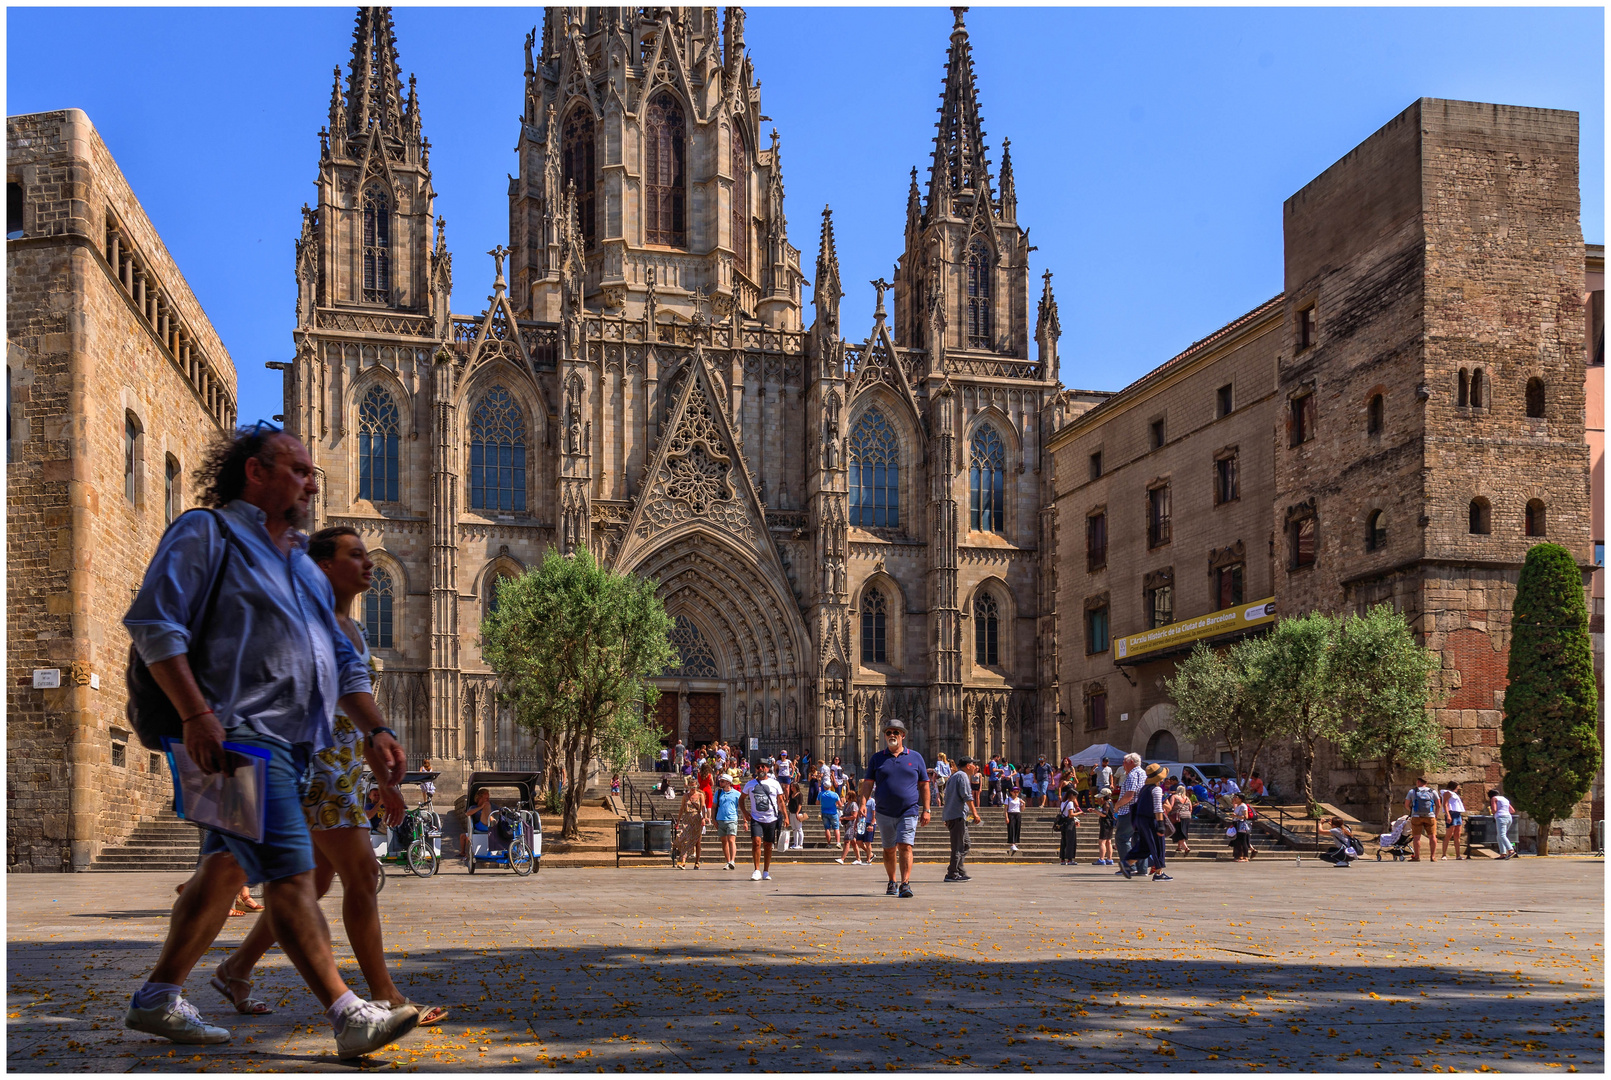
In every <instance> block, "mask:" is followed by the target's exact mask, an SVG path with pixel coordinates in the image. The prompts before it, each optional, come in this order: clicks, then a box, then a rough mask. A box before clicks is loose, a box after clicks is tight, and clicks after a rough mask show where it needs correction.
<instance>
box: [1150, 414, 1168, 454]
mask: <svg viewBox="0 0 1611 1080" xmlns="http://www.w3.org/2000/svg"><path fill="white" fill-rule="evenodd" d="M1148 436H1149V438H1150V439H1151V442H1152V448H1153V449H1154V450H1157V449H1158V448H1159V447H1161V446H1163V444H1164V422H1163V420H1162V418H1160V419H1157V420H1154V421H1153V422H1152V424H1151V426H1150V428H1149V429H1148Z"/></svg>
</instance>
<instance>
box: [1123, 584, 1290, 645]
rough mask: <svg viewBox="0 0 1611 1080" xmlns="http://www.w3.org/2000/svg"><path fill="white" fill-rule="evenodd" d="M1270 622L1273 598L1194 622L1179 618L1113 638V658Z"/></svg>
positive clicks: (1202, 616)
mask: <svg viewBox="0 0 1611 1080" xmlns="http://www.w3.org/2000/svg"><path fill="white" fill-rule="evenodd" d="M1274 621H1275V597H1273V596H1272V597H1270V598H1269V599H1268V600H1255V601H1254V602H1253V603H1251V604H1238V605H1237V606H1236V607H1233V608H1225V609H1224V610H1223V611H1215V612H1211V613H1209V614H1207V615H1199V616H1198V617H1197V618H1195V619H1182V620H1181V621H1180V622H1173V623H1170V624H1169V625H1168V626H1160V627H1158V628H1156V629H1154V630H1147V631H1145V632H1143V633H1140V634H1131V635H1130V636H1129V637H1122V638H1115V639H1114V641H1113V658H1114V659H1115V660H1124V659H1128V658H1131V657H1135V656H1138V655H1141V654H1143V653H1150V652H1158V651H1159V650H1161V649H1168V648H1172V647H1174V646H1176V645H1182V644H1185V643H1186V642H1188V641H1196V640H1197V639H1198V638H1206V637H1218V636H1219V635H1220V634H1229V633H1233V632H1234V631H1237V630H1245V629H1247V628H1248V627H1250V626H1258V625H1260V624H1262V623H1269V622H1274Z"/></svg>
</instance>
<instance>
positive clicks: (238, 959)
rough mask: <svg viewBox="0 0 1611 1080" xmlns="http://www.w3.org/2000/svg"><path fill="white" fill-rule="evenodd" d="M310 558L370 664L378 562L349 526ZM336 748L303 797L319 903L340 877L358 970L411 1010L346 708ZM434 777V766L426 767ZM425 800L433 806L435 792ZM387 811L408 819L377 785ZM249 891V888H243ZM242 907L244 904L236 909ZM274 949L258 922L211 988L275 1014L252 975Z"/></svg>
mask: <svg viewBox="0 0 1611 1080" xmlns="http://www.w3.org/2000/svg"><path fill="white" fill-rule="evenodd" d="M308 558H310V559H312V560H313V562H314V564H315V565H317V566H318V567H319V569H321V570H323V571H324V574H325V576H326V577H327V578H329V579H330V587H331V590H332V591H333V592H334V593H335V613H336V624H337V625H338V626H339V627H340V628H341V631H342V633H344V634H346V635H347V638H348V640H349V641H351V642H352V644H353V648H354V649H356V650H358V656H359V659H360V660H361V661H362V662H363V663H364V664H365V666H367V665H368V663H369V643H368V641H367V640H366V638H365V637H364V632H363V631H362V630H361V629H359V627H358V624H357V623H355V622H354V621H353V619H352V604H353V601H354V600H355V599H356V598H357V597H358V595H359V594H361V593H363V592H364V591H366V590H367V589H368V588H369V583H370V581H371V579H372V578H373V576H374V566H375V564H374V562H373V561H372V560H371V559H370V558H369V552H368V551H367V550H366V549H365V547H364V542H363V540H362V539H361V538H360V537H359V536H358V533H357V532H356V531H354V530H353V529H350V528H348V527H347V526H345V525H337V526H333V527H331V528H328V529H321V530H319V531H318V532H316V533H314V534H313V537H312V538H311V539H310V540H309V541H308ZM331 737H332V739H333V742H332V744H331V745H330V746H327V747H326V748H325V749H323V750H321V751H319V752H318V753H317V754H314V755H313V758H312V760H311V761H310V762H309V766H308V776H307V792H306V794H304V795H303V796H302V815H303V817H304V818H305V819H306V821H307V823H308V828H309V830H310V831H311V835H312V840H313V858H314V867H313V883H314V891H315V892H316V894H317V895H318V898H319V899H321V900H322V899H324V896H325V894H326V893H328V892H329V891H330V885H331V882H332V881H334V880H335V878H336V877H338V876H339V877H340V878H341V921H342V923H343V925H345V926H346V928H347V940H348V942H350V943H351V945H352V951H353V955H354V956H355V957H356V958H357V960H358V968H359V970H361V971H362V972H363V974H364V981H365V982H366V983H368V984H369V993H370V997H371V1000H373V1001H374V1002H375V1003H376V1004H377V1005H383V1007H387V1008H389V1007H390V1005H391V1003H393V1002H395V1003H397V1004H399V1005H401V1004H405V1003H406V1004H410V1005H415V1006H416V1007H420V1006H418V1005H417V1003H415V1002H412V1001H408V999H407V998H406V996H405V995H404V994H403V993H402V992H401V991H400V990H398V989H397V984H396V983H394V982H393V981H392V976H391V972H390V970H389V969H388V968H387V966H386V947H385V944H384V942H383V941H382V937H381V925H380V902H379V898H378V897H377V895H376V889H377V887H378V885H379V880H378V879H379V875H380V866H379V864H378V863H376V861H375V851H374V848H373V847H372V846H371V845H370V842H369V820H368V818H367V817H366V816H365V814H364V807H363V805H362V801H363V800H361V799H360V797H359V792H360V791H362V790H363V783H362V779H363V768H364V750H365V742H364V739H363V737H362V736H361V735H359V734H358V729H357V727H356V726H354V724H353V722H352V719H351V718H350V717H348V716H347V714H346V712H345V710H343V709H340V708H338V709H337V710H336V713H335V720H334V723H333V724H332V732H331ZM422 766H423V767H422V769H421V771H422V772H426V773H428V772H430V770H431V762H430V759H428V758H427V759H426V760H425V761H424V762H423V763H422ZM420 786H421V787H422V788H424V787H427V786H429V787H430V788H431V792H430V793H429V794H424V795H423V796H422V797H423V798H424V800H425V801H424V804H423V805H426V806H429V805H430V799H431V795H433V794H434V793H435V790H436V789H435V786H434V785H430V784H428V783H427V784H421V785H420ZM377 791H378V792H379V795H380V798H381V800H382V802H383V804H384V806H385V812H386V823H387V825H388V826H389V827H391V828H396V827H397V825H398V824H399V823H400V822H401V821H402V816H403V796H402V792H401V791H399V790H398V789H397V788H394V787H384V786H380V787H377ZM243 892H244V886H243ZM238 903H239V901H238V900H237V904H238ZM273 945H274V924H273V921H272V920H269V919H259V920H257V922H256V923H255V924H253V926H252V929H251V930H250V931H248V932H247V935H246V938H245V940H243V941H242V942H241V943H240V944H239V945H238V946H236V947H235V951H234V952H232V953H230V954H229V955H228V956H227V957H225V958H224V959H223V961H221V962H220V963H219V965H218V967H217V968H216V969H215V970H214V972H213V978H212V985H213V988H214V989H216V990H217V991H218V992H219V993H220V994H222V995H223V996H224V999H225V1000H226V1001H228V1002H229V1003H230V1005H232V1006H234V1008H235V1011H236V1012H237V1013H240V1014H242V1015H246V1016H261V1015H263V1014H265V1013H270V1012H273V1011H274V1010H273V1009H271V1008H270V1007H269V1006H268V1004H267V1003H265V1002H263V1001H260V1000H258V999H257V998H254V997H253V996H252V982H253V980H252V972H253V969H254V968H256V966H257V963H258V961H259V960H261V959H262V957H263V954H264V953H266V952H267V951H268V950H269V949H270V948H272V947H273ZM446 1015H447V1010H446V1009H443V1008H441V1007H438V1006H431V1007H430V1008H421V1013H420V1023H421V1024H424V1025H430V1024H435V1023H438V1022H440V1021H441V1020H442V1019H443V1018H444V1017H445V1016H446Z"/></svg>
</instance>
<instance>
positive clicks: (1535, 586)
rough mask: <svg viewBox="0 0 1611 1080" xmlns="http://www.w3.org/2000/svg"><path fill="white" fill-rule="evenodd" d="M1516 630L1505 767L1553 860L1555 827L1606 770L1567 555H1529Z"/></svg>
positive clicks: (1550, 550) (1562, 551) (1583, 615)
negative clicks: (1551, 832)
mask: <svg viewBox="0 0 1611 1080" xmlns="http://www.w3.org/2000/svg"><path fill="white" fill-rule="evenodd" d="M1510 628H1511V635H1510V672H1509V677H1510V683H1509V686H1508V687H1507V688H1506V690H1505V720H1504V725H1503V729H1502V730H1503V733H1504V742H1503V743H1502V744H1501V745H1500V748H1499V759H1500V761H1501V762H1503V764H1504V766H1505V794H1507V795H1508V796H1510V798H1511V801H1513V802H1514V803H1515V804H1516V806H1517V807H1518V808H1520V809H1522V810H1525V811H1526V812H1527V813H1528V814H1530V815H1532V818H1533V820H1534V821H1536V822H1537V823H1538V853H1539V854H1540V855H1548V854H1549V827H1550V824H1551V823H1552V822H1555V821H1562V820H1565V819H1566V818H1569V817H1571V816H1572V808H1573V807H1574V806H1575V805H1576V804H1577V802H1578V800H1579V799H1581V798H1583V796H1584V794H1586V793H1587V792H1588V790H1589V786H1590V785H1591V784H1592V783H1593V782H1594V774H1595V773H1596V772H1597V771H1598V770H1599V768H1600V740H1599V739H1598V738H1597V737H1596V736H1595V715H1596V713H1597V711H1598V708H1599V703H1598V700H1597V695H1596V692H1595V687H1594V652H1593V647H1592V645H1591V644H1590V642H1589V620H1588V612H1587V610H1586V609H1585V608H1584V606H1583V577H1582V574H1581V573H1580V572H1579V570H1578V568H1577V563H1576V561H1575V560H1574V559H1573V558H1572V553H1571V552H1570V551H1568V550H1567V549H1566V548H1564V547H1561V546H1560V545H1559V544H1538V545H1537V546H1535V547H1534V548H1533V549H1532V550H1530V551H1528V553H1527V561H1526V562H1525V563H1523V564H1522V571H1521V577H1520V579H1519V580H1518V581H1517V583H1516V602H1515V604H1514V605H1513V606H1512V607H1511V620H1510Z"/></svg>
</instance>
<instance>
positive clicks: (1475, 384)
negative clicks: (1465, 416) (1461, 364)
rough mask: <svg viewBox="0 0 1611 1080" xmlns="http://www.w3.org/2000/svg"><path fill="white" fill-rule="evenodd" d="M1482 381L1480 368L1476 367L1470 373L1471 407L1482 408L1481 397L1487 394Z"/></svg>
mask: <svg viewBox="0 0 1611 1080" xmlns="http://www.w3.org/2000/svg"><path fill="white" fill-rule="evenodd" d="M1482 382H1483V379H1482V369H1481V368H1477V369H1476V370H1475V371H1473V372H1472V373H1471V407H1472V408H1473V409H1480V408H1482V402H1483V399H1484V398H1485V397H1486V396H1487V391H1486V389H1485V388H1484V387H1483V385H1482Z"/></svg>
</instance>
